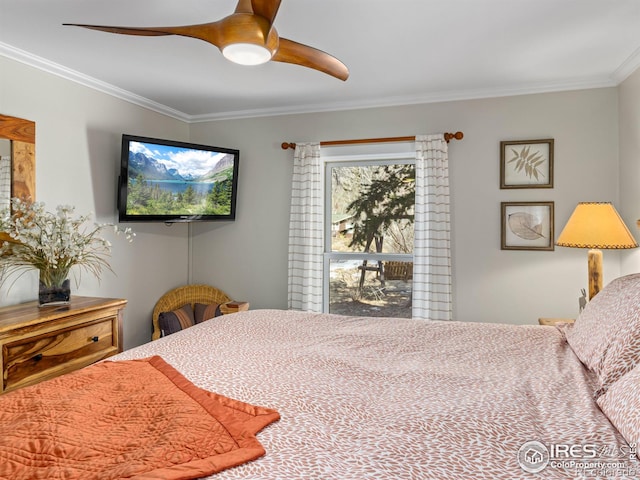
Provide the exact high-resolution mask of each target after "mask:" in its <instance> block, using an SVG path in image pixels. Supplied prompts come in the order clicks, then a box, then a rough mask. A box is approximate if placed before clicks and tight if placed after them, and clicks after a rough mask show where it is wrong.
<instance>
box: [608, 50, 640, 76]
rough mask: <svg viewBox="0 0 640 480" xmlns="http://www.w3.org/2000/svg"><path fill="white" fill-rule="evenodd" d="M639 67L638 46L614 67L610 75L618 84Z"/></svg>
mask: <svg viewBox="0 0 640 480" xmlns="http://www.w3.org/2000/svg"><path fill="white" fill-rule="evenodd" d="M638 67H640V47H638V48H637V49H636V50H635V51H634V52H633V53H632V54H631V55H629V57H628V58H627V59H626V60H625V61H624V62H622V64H621V65H620V66H619V67H618V68H616V70H615V71H614V72H613V75H611V78H613V80H614V81H616V83H617V84H618V85H619V84H621V83H622V82H623V81H625V80H626V79H627V77H629V75H631V74H632V73H633V72H635V71H636V70H637V69H638Z"/></svg>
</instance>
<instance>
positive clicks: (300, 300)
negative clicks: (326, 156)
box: [288, 143, 324, 312]
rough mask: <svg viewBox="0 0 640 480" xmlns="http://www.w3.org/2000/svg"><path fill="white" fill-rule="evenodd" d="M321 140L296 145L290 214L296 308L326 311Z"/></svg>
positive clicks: (291, 281) (290, 298) (291, 287)
mask: <svg viewBox="0 0 640 480" xmlns="http://www.w3.org/2000/svg"><path fill="white" fill-rule="evenodd" d="M322 188H323V187H322V163H321V161H320V144H319V143H303V144H298V145H296V150H295V154H294V163H293V182H292V191H291V215H290V218H289V294H288V304H289V308H290V309H292V310H304V311H310V312H321V311H322V255H323V239H324V235H323V229H324V225H323V212H324V203H323V194H322Z"/></svg>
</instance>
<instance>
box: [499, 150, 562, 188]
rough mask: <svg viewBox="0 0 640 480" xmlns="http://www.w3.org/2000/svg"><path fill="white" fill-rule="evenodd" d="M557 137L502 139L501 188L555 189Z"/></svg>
mask: <svg viewBox="0 0 640 480" xmlns="http://www.w3.org/2000/svg"><path fill="white" fill-rule="evenodd" d="M553 143H554V142H553V138H545V139H542V140H515V141H511V140H505V141H502V142H500V188H502V189H508V188H553V147H554V145H553Z"/></svg>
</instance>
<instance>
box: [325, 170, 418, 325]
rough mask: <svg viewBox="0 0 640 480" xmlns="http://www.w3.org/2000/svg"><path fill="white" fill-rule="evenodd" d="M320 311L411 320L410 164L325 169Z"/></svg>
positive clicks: (412, 179) (412, 183)
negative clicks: (324, 224) (322, 281)
mask: <svg viewBox="0 0 640 480" xmlns="http://www.w3.org/2000/svg"><path fill="white" fill-rule="evenodd" d="M325 187H326V196H325V201H326V212H327V215H326V217H327V219H328V221H327V222H326V235H325V238H326V239H327V241H326V242H325V243H326V245H325V273H326V275H325V276H326V277H327V278H326V280H325V311H328V312H330V313H339V314H345V315H367V316H395V317H411V283H412V279H413V218H414V201H415V169H414V165H413V161H412V160H407V159H406V158H403V159H400V160H399V159H390V158H387V159H385V158H377V159H373V160H372V159H371V158H368V159H366V160H350V161H337V162H327V163H326V181H325Z"/></svg>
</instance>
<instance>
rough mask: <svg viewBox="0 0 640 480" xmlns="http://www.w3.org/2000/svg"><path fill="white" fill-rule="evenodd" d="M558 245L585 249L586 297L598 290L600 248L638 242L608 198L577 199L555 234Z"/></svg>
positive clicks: (600, 283)
mask: <svg viewBox="0 0 640 480" xmlns="http://www.w3.org/2000/svg"><path fill="white" fill-rule="evenodd" d="M556 245H558V246H559V247H574V248H588V249H589V256H588V262H589V300H591V299H592V298H593V297H594V296H595V295H596V293H598V292H599V291H600V290H602V251H601V250H600V249H601V248H635V247H637V246H638V243H637V242H636V241H635V239H634V238H633V236H632V235H631V232H629V229H628V228H627V226H626V225H625V224H624V222H623V221H622V218H620V215H619V214H618V212H617V211H616V209H615V207H614V206H613V205H612V204H611V202H580V203H578V206H577V207H576V209H575V210H574V211H573V213H572V214H571V217H569V221H568V222H567V224H566V225H565V226H564V229H563V230H562V232H561V233H560V236H559V237H558V241H557V242H556Z"/></svg>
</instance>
